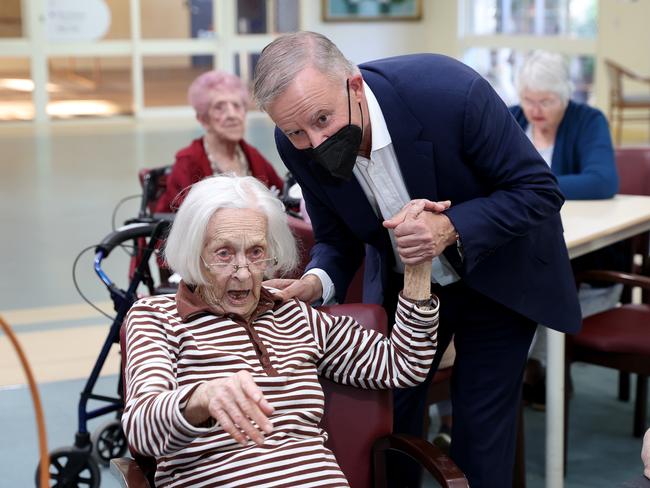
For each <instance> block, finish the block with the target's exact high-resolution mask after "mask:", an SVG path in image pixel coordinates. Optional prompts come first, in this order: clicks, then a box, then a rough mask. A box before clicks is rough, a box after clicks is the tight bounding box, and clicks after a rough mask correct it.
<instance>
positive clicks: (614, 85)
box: [605, 59, 625, 105]
mask: <svg viewBox="0 0 650 488" xmlns="http://www.w3.org/2000/svg"><path fill="white" fill-rule="evenodd" d="M605 67H606V68H607V78H608V81H609V96H610V99H609V102H610V104H612V105H616V104H617V103H618V101H619V100H621V99H622V97H623V74H624V72H625V71H624V69H623V68H622V67H621V66H620V65H618V64H616V63H615V62H613V61H610V60H609V59H606V60H605Z"/></svg>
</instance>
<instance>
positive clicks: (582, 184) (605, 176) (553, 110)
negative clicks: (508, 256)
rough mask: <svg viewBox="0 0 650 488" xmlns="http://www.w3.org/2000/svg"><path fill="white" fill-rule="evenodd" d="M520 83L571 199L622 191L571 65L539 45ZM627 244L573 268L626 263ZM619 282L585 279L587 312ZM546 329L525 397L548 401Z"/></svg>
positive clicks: (611, 296) (518, 112)
mask: <svg viewBox="0 0 650 488" xmlns="http://www.w3.org/2000/svg"><path fill="white" fill-rule="evenodd" d="M517 88H518V92H519V97H520V101H521V105H516V106H514V107H510V111H511V112H512V114H513V115H514V117H515V119H517V122H519V125H521V127H522V128H523V129H524V131H526V134H527V135H528V137H529V139H530V140H531V142H532V143H533V145H534V146H535V148H537V150H538V151H539V153H540V154H541V155H542V157H543V158H544V159H545V160H546V162H547V163H548V164H549V166H550V167H551V171H552V172H553V174H555V176H557V179H558V182H559V184H560V189H561V190H562V192H563V193H564V196H565V197H566V198H567V199H569V200H592V199H605V198H612V197H613V196H614V195H615V194H616V192H617V191H618V175H617V172H616V163H615V160H614V148H613V146H612V140H611V137H610V133H609V126H608V124H607V119H606V118H605V116H604V115H603V113H602V112H601V111H600V110H598V109H596V108H593V107H590V106H588V105H585V104H581V103H576V102H573V101H571V100H570V99H569V98H570V96H571V92H572V90H573V86H572V83H571V81H570V78H569V69H568V65H567V63H566V62H565V60H564V59H563V57H562V56H560V55H559V54H552V53H547V52H543V51H536V52H534V53H533V54H532V55H531V56H529V57H528V58H527V59H526V61H525V62H524V64H523V66H522V68H521V70H520V72H519V76H518V80H517ZM628 259H629V254H627V252H626V248H625V246H624V245H613V246H609V247H607V248H605V249H602V250H599V251H595V252H592V253H589V254H587V255H586V256H582V257H580V258H577V259H574V260H573V261H572V265H573V269H574V272H578V271H581V270H585V269H625V267H626V264H627V262H628ZM620 294H621V287H620V286H619V285H615V286H605V287H599V286H598V284H592V286H589V285H587V286H586V287H583V288H581V290H580V292H579V297H580V305H581V307H582V313H583V316H586V315H591V314H593V313H596V312H598V311H600V310H604V309H607V308H610V307H611V306H614V305H615V304H616V302H618V300H619V298H620ZM545 336H546V334H537V338H536V340H535V342H534V346H533V348H532V350H531V353H530V359H529V363H528V367H527V372H526V378H525V380H524V381H525V383H524V398H525V399H527V400H528V401H530V402H531V403H532V404H533V406H539V407H542V406H543V405H544V403H545V398H544V397H545V387H544V363H545V359H546V341H545Z"/></svg>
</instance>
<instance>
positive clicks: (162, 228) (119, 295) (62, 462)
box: [36, 166, 311, 488]
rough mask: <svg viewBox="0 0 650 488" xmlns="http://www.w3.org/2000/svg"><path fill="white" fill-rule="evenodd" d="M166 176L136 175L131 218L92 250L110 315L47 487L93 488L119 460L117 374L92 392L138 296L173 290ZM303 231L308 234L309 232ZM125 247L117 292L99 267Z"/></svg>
mask: <svg viewBox="0 0 650 488" xmlns="http://www.w3.org/2000/svg"><path fill="white" fill-rule="evenodd" d="M170 172H171V166H161V167H157V168H150V169H143V170H141V171H140V172H139V173H138V178H139V180H140V184H141V187H142V196H141V198H140V206H139V209H138V214H137V217H135V218H132V219H129V220H127V221H126V222H125V223H124V225H123V226H121V227H119V228H117V229H116V230H115V231H113V232H111V233H110V234H108V235H107V236H106V237H105V238H104V239H103V240H102V241H101V243H100V244H99V245H98V246H97V247H96V248H95V250H94V251H95V258H94V263H93V266H94V271H95V274H96V275H97V276H98V278H99V279H100V280H101V282H102V283H103V285H104V286H105V287H106V289H107V291H108V293H109V295H110V297H111V300H112V302H113V308H114V310H115V314H116V315H115V317H114V318H113V320H112V322H111V325H110V328H109V331H108V335H107V337H106V339H105V340H104V343H103V345H102V348H101V351H100V353H99V356H98V357H97V359H96V361H95V364H94V366H93V369H92V371H91V373H90V376H89V377H88V379H87V381H86V383H85V385H84V388H83V390H82V392H81V395H80V399H79V403H78V408H77V416H78V430H77V432H76V433H75V437H74V443H73V445H71V446H66V447H60V448H57V449H54V450H52V451H50V453H49V454H50V466H49V468H50V469H49V472H50V482H51V485H50V486H55V487H57V488H77V487H82V486H83V487H84V488H97V487H99V486H100V482H101V470H100V466H108V465H109V463H110V460H111V459H113V458H119V457H122V456H124V455H125V454H126V453H127V451H128V444H127V441H126V438H125V436H124V433H123V431H122V426H121V423H120V418H121V415H122V411H123V409H124V399H123V396H122V388H123V375H122V371H121V370H120V373H119V376H118V384H117V391H116V394H115V396H107V395H102V394H98V393H96V392H95V391H94V389H95V387H96V384H97V381H98V379H99V376H100V374H101V372H102V369H103V368H104V365H105V363H106V360H107V358H108V355H109V353H110V352H111V350H112V349H113V346H116V345H117V346H118V347H119V342H120V337H119V334H120V328H121V326H122V322H123V321H124V318H125V316H126V314H127V312H128V311H129V309H130V308H131V306H132V305H133V303H134V302H135V301H136V300H138V299H139V298H140V297H141V296H142V294H143V293H144V294H148V295H159V294H162V293H175V291H176V285H175V284H174V283H170V282H169V278H170V274H171V273H170V272H169V270H168V269H167V268H166V267H165V266H164V263H163V261H162V259H161V258H160V257H159V255H158V252H157V251H158V250H159V249H160V247H161V244H162V242H163V241H164V238H165V236H166V233H167V232H168V230H169V227H170V226H171V223H172V221H173V215H172V214H157V213H155V208H156V203H157V201H158V199H159V198H160V196H161V195H162V194H163V192H164V191H165V188H166V183H167V177H168V175H169V173H170ZM286 182H287V184H286V186H285V191H284V192H283V193H282V194H281V195H279V197H280V198H281V199H282V200H283V202H284V203H285V206H286V209H287V213H288V214H289V216H290V217H289V218H290V219H293V220H292V222H294V223H298V224H300V222H302V220H301V219H300V217H299V211H300V210H299V207H300V201H299V200H296V199H292V198H290V197H289V195H288V188H289V186H290V185H292V184H293V181H292V179H291V177H290V175H287V178H286ZM308 230H309V232H311V228H309V229H308ZM126 246H128V247H129V249H130V250H131V251H130V254H131V258H130V264H129V270H128V284H127V286H126V287H124V288H120V287H119V286H117V285H116V284H115V282H114V281H113V280H112V279H111V278H110V277H109V276H108V275H107V273H106V272H105V271H104V269H103V267H102V263H103V262H104V260H105V259H107V258H109V256H110V255H111V253H112V252H113V251H114V250H115V248H117V247H126ZM154 268H157V270H155V269H154ZM143 289H144V290H143ZM91 400H92V401H94V402H100V404H101V406H100V407H98V408H92V409H91V408H90V407H89V402H90V401H91ZM104 415H111V416H112V418H111V419H109V420H107V421H105V422H103V423H102V424H101V425H100V426H99V427H98V428H96V429H95V430H94V431H93V432H92V433H91V432H89V430H88V422H89V421H90V420H92V419H96V418H98V417H101V416H104ZM39 468H40V465H39V466H38V467H37V469H36V486H39V485H40V483H39V478H38V472H39Z"/></svg>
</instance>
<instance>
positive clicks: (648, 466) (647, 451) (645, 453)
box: [641, 429, 650, 478]
mask: <svg viewBox="0 0 650 488" xmlns="http://www.w3.org/2000/svg"><path fill="white" fill-rule="evenodd" d="M641 460H642V461H643V474H644V476H645V477H646V478H650V429H648V430H646V432H645V435H644V436H643V448H642V449H641Z"/></svg>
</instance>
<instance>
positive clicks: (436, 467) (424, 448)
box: [373, 434, 469, 488]
mask: <svg viewBox="0 0 650 488" xmlns="http://www.w3.org/2000/svg"><path fill="white" fill-rule="evenodd" d="M388 450H392V451H399V452H402V453H404V454H406V455H408V456H409V457H411V458H412V459H414V460H415V461H417V462H418V463H419V464H420V465H421V466H422V467H423V468H424V469H426V470H427V471H428V472H429V473H431V475H432V476H433V477H434V478H435V479H436V480H437V481H438V483H440V485H441V486H443V487H448V488H469V483H468V482H467V478H465V475H464V474H463V473H462V471H461V470H460V469H459V468H458V466H456V464H455V463H454V462H453V461H452V460H451V458H450V457H448V456H446V455H445V454H443V452H442V451H440V449H438V448H437V447H436V446H434V445H433V444H431V443H429V442H427V441H425V440H423V439H419V438H417V437H413V436H410V435H406V434H391V435H388V436H384V437H381V438H379V439H377V441H375V444H374V446H373V454H374V460H375V486H377V487H379V486H383V483H385V476H384V474H385V473H386V471H385V469H384V466H385V465H384V460H385V459H386V451H388Z"/></svg>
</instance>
